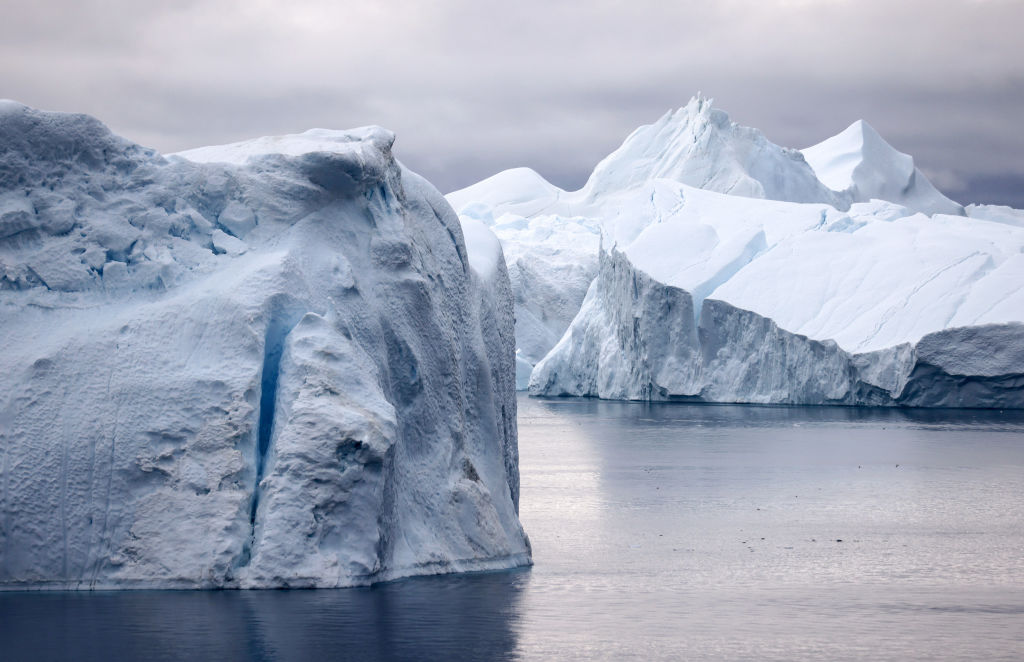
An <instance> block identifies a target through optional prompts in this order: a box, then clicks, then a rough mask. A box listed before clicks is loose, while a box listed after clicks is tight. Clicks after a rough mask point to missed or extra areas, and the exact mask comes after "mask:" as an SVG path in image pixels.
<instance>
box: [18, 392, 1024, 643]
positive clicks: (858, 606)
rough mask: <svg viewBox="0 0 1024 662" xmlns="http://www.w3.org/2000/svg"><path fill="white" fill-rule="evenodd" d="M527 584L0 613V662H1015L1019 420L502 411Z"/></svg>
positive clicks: (40, 596)
mask: <svg viewBox="0 0 1024 662" xmlns="http://www.w3.org/2000/svg"><path fill="white" fill-rule="evenodd" d="M520 450H521V470H522V495H523V496H522V513H521V514H522V519H523V523H524V525H525V527H526V529H527V531H528V532H529V534H530V537H531V540H532V542H533V546H534V560H535V562H536V565H535V566H534V567H533V568H532V569H530V570H523V571H515V572H506V573H490V574H478V575H469V576H461V577H435V578H423V579H413V580H406V581H400V582H394V583H391V584H386V585H381V586H377V587H373V588H368V589H351V590H340V591H260V592H141V593H136V592H123V593H93V594H89V593H37V594H26V593H18V594H12V593H7V594H4V593H0V661H7V660H11V661H13V660H58V659H60V660H64V659H66V660H108V659H146V660H160V659H168V660H170V659H215V660H320V659H337V660H461V659H466V660H505V659H509V660H519V659H522V660H532V659H541V660H547V659H555V660H622V659H637V660H652V659H653V660H657V659H663V660H677V659H775V660H793V659H808V660H812V659H813V660H846V659H863V660H878V659H889V660H908V659H942V660H946V659H949V660H957V659H959V660H994V659H1006V660H1020V659H1024V414H1022V413H1010V412H1006V413H1000V412H971V411H939V412H928V411H892V410H861V409H846V408H768V407H739V406H736V407H734V406H691V405H642V404H622V403H607V402H599V401H592V400H582V401H581V400H544V401H539V400H528V399H525V398H524V399H521V400H520Z"/></svg>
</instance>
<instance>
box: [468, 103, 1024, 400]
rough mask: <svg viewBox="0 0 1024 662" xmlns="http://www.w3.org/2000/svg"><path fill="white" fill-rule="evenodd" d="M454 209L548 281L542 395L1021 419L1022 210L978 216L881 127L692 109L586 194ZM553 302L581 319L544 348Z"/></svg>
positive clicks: (669, 119)
mask: <svg viewBox="0 0 1024 662" xmlns="http://www.w3.org/2000/svg"><path fill="white" fill-rule="evenodd" d="M510 172H514V173H521V172H522V171H510ZM531 196H534V197H535V198H536V200H534V199H532V198H531ZM448 199H449V200H450V201H451V202H452V204H453V206H454V207H455V208H456V209H457V210H460V213H461V214H462V215H463V216H472V217H474V218H477V219H481V220H483V221H485V222H487V223H489V224H490V226H491V227H492V229H493V230H494V231H495V234H497V236H498V237H499V239H500V240H501V242H502V245H503V247H504V249H505V253H506V255H507V256H516V257H515V260H514V261H513V260H512V259H511V258H510V271H512V272H513V274H514V273H515V272H516V271H519V272H521V273H530V274H541V276H539V277H538V276H534V277H533V278H518V279H517V278H516V277H515V276H513V289H514V290H515V301H516V316H517V328H516V335H517V346H518V347H519V350H520V354H521V355H522V356H524V357H525V359H526V360H528V361H529V362H530V363H532V364H533V366H534V367H533V369H532V370H531V371H530V372H531V377H530V379H529V380H528V381H527V380H525V379H523V378H522V375H523V374H524V373H525V372H526V370H525V368H524V367H523V366H520V373H519V374H520V377H519V379H518V383H519V386H520V388H522V387H524V386H525V385H526V384H528V385H529V389H530V391H531V393H533V394H538V395H586V396H597V397H602V398H613V399H641V400H646V399H651V400H669V399H686V400H695V401H711V402H757V403H790V404H850V405H854V404H867V405H894V404H895V405H915V406H960V407H1024V324H1022V323H1024V222H1022V221H1021V219H1022V218H1024V213H1022V212H1019V211H1017V210H1012V209H1009V208H998V207H989V206H971V207H969V208H967V209H966V210H965V209H964V208H963V207H962V206H960V205H959V204H957V203H955V202H953V201H951V200H949V199H948V198H946V197H945V196H943V195H942V194H941V193H940V192H939V191H938V190H937V189H935V187H934V186H932V185H931V183H930V182H928V180H927V179H926V178H925V177H924V175H923V174H922V173H921V172H920V170H918V169H917V168H916V166H915V165H914V162H913V159H912V158H911V157H910V156H908V155H906V154H902V153H900V152H898V151H896V150H895V149H893V148H892V147H891V146H890V145H888V144H887V143H886V142H885V141H884V140H883V139H882V138H881V137H880V136H879V135H878V134H877V132H875V131H874V129H872V128H871V127H870V126H869V125H867V124H866V123H864V122H856V123H854V124H853V125H852V126H851V127H850V128H848V129H847V130H846V131H844V132H843V133H841V134H840V135H838V136H836V137H835V138H831V139H829V140H826V141H824V142H822V143H820V144H818V145H815V146H814V147H810V148H807V149H805V150H803V151H802V152H800V151H796V150H789V149H785V148H782V147H778V146H776V145H774V144H772V143H770V142H769V141H767V140H766V139H765V138H764V137H763V136H762V135H761V134H760V132H758V131H756V130H754V129H749V128H745V127H740V126H738V125H736V124H735V123H733V122H731V121H729V118H728V116H727V115H726V114H725V113H723V112H722V111H720V110H717V109H714V108H713V107H712V104H711V102H710V101H708V100H707V99H704V98H696V99H694V100H692V101H691V102H690V103H689V105H687V106H686V107H685V108H682V109H680V110H678V111H674V112H670V113H668V114H666V115H665V116H664V117H662V118H661V119H660V120H659V121H658V122H657V123H655V124H654V125H651V126H647V127H641V128H640V129H638V130H637V131H635V132H634V133H633V134H632V135H631V136H629V137H628V138H627V139H626V141H625V143H623V145H622V146H621V147H620V148H619V149H618V150H616V151H615V152H614V153H613V154H611V155H610V156H609V157H608V158H606V159H605V160H604V161H602V162H601V163H600V164H599V165H598V166H597V168H596V169H595V171H594V174H593V175H592V176H591V177H590V179H589V181H588V182H587V184H586V186H584V187H583V188H582V189H581V190H579V191H576V192H566V191H561V190H559V189H557V188H556V187H554V186H552V185H551V184H548V183H547V182H545V181H544V180H543V179H542V178H541V177H540V176H539V175H537V174H536V173H531V174H530V176H529V177H526V176H523V175H521V174H519V175H516V176H510V175H509V174H508V173H501V174H499V175H496V176H494V177H492V178H490V179H487V180H484V181H483V182H480V183H479V184H475V185H473V186H471V187H469V188H467V189H463V190H461V191H456V192H454V193H451V194H449V195H448ZM541 235H543V236H544V241H543V242H541V241H538V240H537V237H539V236H541ZM582 237H586V240H581V238H582ZM571 269H575V270H576V272H577V273H578V274H580V276H579V278H578V279H577V280H571V279H568V278H566V277H564V276H563V274H565V273H569V272H570V270H571ZM591 273H592V274H594V278H593V280H592V281H591V282H590V284H589V287H588V288H587V289H586V290H585V294H582V293H581V292H583V288H581V287H580V285H579V283H578V280H583V279H585V277H586V275H588V274H591ZM560 283H565V284H564V285H561V286H560ZM537 310H542V311H546V314H547V319H548V320H558V321H559V322H560V321H561V320H565V319H569V318H571V322H569V323H567V324H564V326H563V325H562V324H561V323H559V324H554V323H552V324H551V325H550V327H549V328H548V333H547V334H544V335H543V340H544V342H540V339H541V338H542V336H541V334H538V333H537V332H536V331H535V329H536V327H537V325H536V324H535V323H534V322H533V318H534V317H535V316H536V311H537ZM519 320H526V323H525V324H519V323H518V321H519ZM559 330H561V335H559V336H558V340H556V341H554V342H551V340H552V338H554V336H556V335H558V332H559Z"/></svg>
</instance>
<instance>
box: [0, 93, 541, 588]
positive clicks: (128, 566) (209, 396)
mask: <svg viewBox="0 0 1024 662" xmlns="http://www.w3.org/2000/svg"><path fill="white" fill-rule="evenodd" d="M392 141H393V135H392V134H390V133H389V132H387V131H384V130H383V129H379V128H375V127H370V128H365V129H358V130H355V131H351V132H327V131H320V130H317V131H312V132H307V133H305V134H301V135H299V136H285V137H280V138H264V139H258V140H255V141H251V142H249V143H239V144H236V145H231V146H227V147H221V148H207V149H203V150H198V151H194V152H190V153H188V155H189V156H190V157H191V158H194V159H196V161H192V160H189V159H186V158H182V157H168V158H165V157H163V156H161V155H159V154H157V153H155V152H153V151H152V150H148V149H145V148H143V147H140V146H138V145H135V144H133V143H131V142H129V141H126V140H124V139H122V138H119V137H117V136H114V135H113V134H111V133H110V132H109V131H108V130H107V129H106V127H104V126H103V125H102V124H101V123H100V122H98V121H97V120H95V119H92V118H90V117H87V116H84V115H66V114H59V113H47V112H40V111H36V110H32V109H30V108H27V107H25V106H21V105H19V104H15V103H12V102H4V103H2V104H0V144H3V145H4V151H3V152H2V153H0V340H2V342H3V343H4V347H5V348H7V349H6V350H5V351H4V352H3V353H2V354H0V513H2V516H0V588H7V589H10V588H121V587H152V588H157V587H159V588H195V587H278V586H350V585H355V584H365V583H369V582H373V581H378V580H386V579H392V578H395V577H401V576H406V575H414V574H426V573H436V572H450V571H461V570H477V569H488V568H507V567H512V566H517V565H523V564H526V563H529V562H530V548H529V543H528V541H527V539H526V536H525V534H524V532H523V530H522V527H521V525H520V523H519V520H518V516H517V509H518V497H519V475H518V452H517V446H516V419H515V415H516V405H515V397H514V369H515V366H514V363H513V361H514V337H513V316H512V304H511V297H512V292H511V287H510V284H509V280H508V276H507V273H506V271H505V268H504V263H503V261H502V260H501V254H500V246H499V245H498V244H497V242H496V240H494V239H493V237H491V238H490V239H488V235H489V232H488V231H487V230H486V229H481V228H477V227H475V226H473V224H472V223H467V224H466V225H467V235H468V237H469V240H468V243H469V245H470V246H471V248H472V258H470V257H469V256H468V255H467V250H466V246H467V241H466V240H464V238H463V229H462V226H461V225H460V223H459V221H458V218H457V217H456V215H455V213H454V212H453V211H452V210H451V208H450V207H449V206H448V204H447V203H446V202H445V200H444V198H443V197H442V196H441V195H440V194H439V193H438V192H437V191H436V190H435V189H434V188H433V187H432V186H430V185H429V184H428V183H427V182H426V181H424V180H423V179H422V178H420V177H418V176H417V175H415V174H413V173H411V172H409V171H408V170H405V169H404V168H402V167H401V166H400V165H399V164H398V163H397V162H396V161H395V160H394V158H393V157H392V155H391V143H392ZM202 160H207V161H210V162H209V163H200V162H198V161H202Z"/></svg>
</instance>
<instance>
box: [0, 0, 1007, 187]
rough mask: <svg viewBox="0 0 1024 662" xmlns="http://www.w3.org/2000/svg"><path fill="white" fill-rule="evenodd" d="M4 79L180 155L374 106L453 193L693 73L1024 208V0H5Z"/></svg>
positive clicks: (713, 86) (709, 84)
mask: <svg viewBox="0 0 1024 662" xmlns="http://www.w3.org/2000/svg"><path fill="white" fill-rule="evenodd" d="M0 8H2V10H3V11H2V20H0V97H9V98H12V99H16V100H18V101H21V102H23V103H27V104H29V105H32V106H36V107H40V108H46V109H52V110H66V111H79V112H86V113H89V114H92V115H95V116H97V117H99V118H100V119H101V120H103V121H104V122H106V123H107V124H108V125H109V126H110V127H111V128H112V129H114V130H115V131H116V132H117V133H120V134H121V135H124V136H126V137H128V138H131V139H133V140H135V141H138V142H141V143H143V144H146V145H149V146H152V147H155V148H157V149H159V150H161V151H164V152H170V151H176V150H180V149H186V148H190V147H197V146H200V145H205V144H213V143H223V142H231V141H235V140H241V139H245V138H250V137H255V136H258V135H267V134H280V133H291V132H297V131H302V130H305V129H307V128H311V127H325V128H349V127H354V126H360V125H365V124H380V125H382V126H386V127H388V128H390V129H392V130H394V131H395V132H396V133H397V134H398V141H397V143H396V147H395V150H396V153H397V155H398V157H399V158H400V159H402V160H403V161H404V162H405V163H406V164H407V165H409V166H410V167H412V168H413V169H414V170H417V171H418V172H420V173H421V174H423V175H425V176H426V177H427V178H429V179H430V180H432V181H433V182H434V183H435V184H436V185H437V186H438V187H439V188H440V189H441V190H442V191H446V192H447V191H450V190H453V189H455V188H459V187H462V186H465V185H468V184H470V183H473V182H475V181H477V180H479V179H482V178H484V177H486V176H488V175H491V174H493V173H495V172H497V171H499V170H502V169H505V168H510V167H515V166H521V165H526V166H530V167H533V168H534V169H536V170H538V171H540V172H541V174H543V175H545V176H546V177H548V178H549V179H550V180H552V181H553V182H555V183H557V184H559V185H561V186H563V187H567V188H577V187H579V186H580V185H582V183H583V182H584V181H585V179H586V176H587V175H588V174H589V172H590V170H591V169H593V167H594V165H595V164H596V163H597V161H599V160H600V159H601V158H602V157H603V156H605V155H606V154H607V153H608V152H610V151H611V150H613V149H614V148H615V147H617V146H618V145H619V144H620V143H621V142H622V140H623V138H625V136H626V135H628V134H629V132H630V131H631V130H632V129H634V128H635V127H637V126H639V125H641V124H649V123H651V122H653V121H654V120H656V119H657V118H658V117H659V116H660V115H661V114H662V113H664V112H665V111H666V110H668V109H669V108H673V107H678V106H681V105H684V104H685V103H686V102H687V101H688V100H689V98H690V97H691V96H693V95H694V94H696V93H697V92H698V91H703V92H704V94H706V95H707V96H710V97H712V98H714V99H715V102H716V103H715V105H716V106H718V107H720V108H722V109H723V110H725V111H727V112H728V113H729V114H730V115H731V117H732V119H733V120H735V121H737V122H739V123H741V124H745V125H748V126H754V127H757V128H759V129H761V130H762V131H763V132H764V133H765V134H766V135H767V136H768V138H769V139H770V140H772V141H774V142H776V143H779V144H781V145H785V146H788V147H805V146H807V145H810V144H813V143H816V142H818V141H820V140H822V139H824V138H827V137H828V136H830V135H833V134H835V133H838V132H839V131H841V130H842V129H843V128H845V127H846V126H847V125H849V124H850V123H851V122H853V121H854V120H856V119H858V118H863V119H865V120H867V121H868V122H869V123H870V124H872V125H873V126H874V127H875V128H876V129H877V130H878V131H879V132H880V133H881V134H882V135H883V136H884V137H885V138H886V139H887V140H888V141H889V142H890V143H892V144H893V145H894V146H896V147H897V148H898V149H900V150H902V151H905V152H908V153H910V154H913V155H914V157H915V159H916V160H917V164H918V166H919V167H921V168H922V169H923V170H924V171H925V172H926V173H927V174H928V175H929V176H930V177H931V178H932V180H933V182H934V183H935V184H936V185H938V186H939V187H940V188H942V189H943V190H945V191H946V192H947V193H949V194H950V195H952V196H953V197H954V198H956V199H958V200H960V201H961V202H965V203H966V202H972V201H986V202H1002V203H1011V204H1014V205H1016V206H1018V207H1024V128H1022V126H1021V121H1022V119H1024V45H1022V44H1024V39H1022V35H1021V30H1022V27H1024V0H928V1H923V0H859V1H853V0H851V1H846V0H760V1H756V2H748V1H740V0H718V1H716V2H709V1H707V0H703V1H700V2H689V1H679V2H670V1H667V0H658V1H655V0H624V1H619V0H589V1H586V2H584V1H579V2H559V1H558V0H546V1H542V0H518V1H514V0H513V1H506V2H502V3H492V2H486V1H484V0H477V1H472V0H438V1H436V2H431V1H429V0H376V1H366V2H364V1H362V0H333V1H329V0H288V1H287V2H285V1H278V0H179V1H177V2H161V1H154V0H150V1H146V0H107V1H103V0H0Z"/></svg>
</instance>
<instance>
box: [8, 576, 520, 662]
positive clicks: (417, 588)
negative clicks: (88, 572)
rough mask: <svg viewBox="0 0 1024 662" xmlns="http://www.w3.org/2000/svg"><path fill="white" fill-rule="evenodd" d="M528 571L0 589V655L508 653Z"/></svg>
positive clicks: (446, 656) (409, 656) (394, 656)
mask: <svg viewBox="0 0 1024 662" xmlns="http://www.w3.org/2000/svg"><path fill="white" fill-rule="evenodd" d="M528 583H529V572H528V571H515V572H499V573H480V574H473V575H465V576H461V577H424V578H417V579H410V580H405V581H399V582H393V583H389V584H382V585H379V586H375V587H371V588H360V589H350V590H323V591H215V592H202V591H181V592H177V591H142V592H136V591H129V592H98V593H70V592H60V593H32V594H28V593H0V659H2V660H4V662H15V661H21V660H83V661H89V660H97V661H100V660H102V661H107V660H117V659H125V660H253V661H258V660H328V659H330V660H360V661H367V662H373V661H374V660H381V661H385V660H387V661H391V660H451V659H453V655H455V656H456V658H461V659H478V660H505V659H510V657H511V656H512V654H513V651H515V649H516V631H515V626H516V614H517V613H518V603H519V600H520V597H521V594H522V591H523V589H524V587H525V586H526V585H527V584H528Z"/></svg>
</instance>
